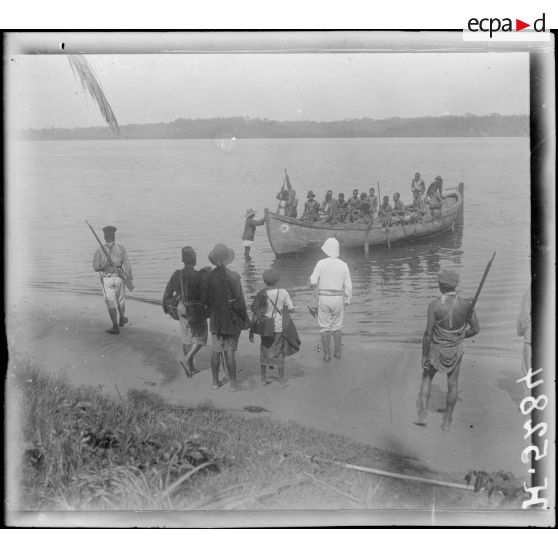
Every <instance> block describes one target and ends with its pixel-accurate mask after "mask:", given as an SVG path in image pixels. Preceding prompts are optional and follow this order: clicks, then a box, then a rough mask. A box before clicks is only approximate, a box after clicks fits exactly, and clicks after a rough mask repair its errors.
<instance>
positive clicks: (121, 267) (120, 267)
mask: <svg viewBox="0 0 558 558" xmlns="http://www.w3.org/2000/svg"><path fill="white" fill-rule="evenodd" d="M103 234H104V236H105V246H104V250H102V249H101V248H100V247H99V248H97V251H96V252H95V255H94V256H93V269H94V270H95V271H97V272H98V273H99V275H100V277H101V285H102V287H103V295H104V297H105V302H106V304H107V309H108V313H109V316H110V319H111V322H112V327H111V328H110V329H107V330H106V332H107V333H111V334H113V335H118V334H119V333H120V328H121V327H124V326H125V325H126V324H127V323H128V318H127V317H126V315H125V313H126V287H125V285H124V281H123V280H122V273H123V272H124V274H125V276H127V278H128V279H129V280H130V281H132V280H133V276H132V266H131V265H130V260H129V259H128V253H127V252H126V248H124V246H122V244H117V243H116V227H113V226H112V225H108V226H106V227H104V228H103ZM106 254H108V255H109V257H110V259H111V260H112V263H113V264H114V266H112V265H111V264H109V263H108V258H107V257H106Z"/></svg>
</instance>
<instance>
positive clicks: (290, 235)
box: [265, 183, 464, 256]
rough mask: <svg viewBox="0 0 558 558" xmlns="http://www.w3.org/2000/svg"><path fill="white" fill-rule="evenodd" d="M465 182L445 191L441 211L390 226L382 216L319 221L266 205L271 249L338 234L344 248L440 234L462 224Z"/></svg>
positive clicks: (296, 247) (299, 246)
mask: <svg viewBox="0 0 558 558" xmlns="http://www.w3.org/2000/svg"><path fill="white" fill-rule="evenodd" d="M463 197H464V186H463V183H460V184H459V188H458V189H457V190H455V191H453V192H451V193H446V194H445V195H444V196H443V198H444V203H443V204H442V210H441V212H435V213H434V214H432V212H430V211H428V210H427V211H426V212H425V213H424V214H422V215H406V216H405V217H404V218H399V217H395V216H394V218H393V220H392V223H391V227H388V228H387V229H386V228H385V227H384V226H383V224H382V222H381V221H380V220H379V219H377V218H376V219H375V220H374V222H373V223H372V225H371V226H369V225H366V224H365V223H338V224H335V225H332V224H328V223H326V224H319V223H315V222H312V221H302V220H300V219H294V218H292V217H285V216H284V215H279V214H277V213H273V212H271V211H269V209H265V226H266V231H267V237H268V239H269V244H270V245H271V249H272V250H273V252H275V254H276V255H277V256H280V255H282V254H291V253H297V252H304V251H306V250H312V249H316V248H319V247H320V246H321V245H322V244H323V243H324V241H325V240H326V239H327V238H330V237H335V238H337V240H339V243H340V245H341V247H342V248H358V247H360V248H363V247H364V248H365V250H366V252H368V246H383V245H385V246H387V245H391V244H396V243H401V242H411V241H415V240H419V239H421V238H426V237H429V236H434V235H437V234H440V233H442V232H444V231H447V230H449V229H451V228H452V227H453V226H454V225H456V224H457V225H461V224H463V203H464V202H463Z"/></svg>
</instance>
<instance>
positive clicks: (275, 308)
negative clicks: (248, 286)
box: [267, 289, 283, 318]
mask: <svg viewBox="0 0 558 558" xmlns="http://www.w3.org/2000/svg"><path fill="white" fill-rule="evenodd" d="M278 298H279V289H277V296H276V297H275V302H273V300H271V298H269V295H267V299H268V300H269V302H271V304H273V306H274V310H273V313H272V314H271V317H272V318H273V317H274V316H275V310H277V312H279V314H280V315H281V317H283V312H281V310H279V308H277V299H278Z"/></svg>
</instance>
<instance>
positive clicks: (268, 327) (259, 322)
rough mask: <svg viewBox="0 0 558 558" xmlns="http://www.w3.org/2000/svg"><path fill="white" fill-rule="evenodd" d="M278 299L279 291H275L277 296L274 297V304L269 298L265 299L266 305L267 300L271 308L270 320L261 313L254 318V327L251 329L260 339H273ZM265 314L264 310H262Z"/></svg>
mask: <svg viewBox="0 0 558 558" xmlns="http://www.w3.org/2000/svg"><path fill="white" fill-rule="evenodd" d="M278 298H279V289H277V296H276V297H275V303H274V302H273V301H272V300H271V299H270V298H269V296H267V297H266V305H267V300H269V301H270V302H271V303H272V304H273V306H274V309H273V313H272V314H271V318H270V317H268V316H266V315H265V314H264V313H261V311H260V315H259V316H258V317H257V318H256V321H255V322H254V326H253V327H252V331H253V332H254V333H255V334H256V335H260V336H261V337H273V336H274V335H275V311H276V310H277V299H278ZM264 312H265V310H264Z"/></svg>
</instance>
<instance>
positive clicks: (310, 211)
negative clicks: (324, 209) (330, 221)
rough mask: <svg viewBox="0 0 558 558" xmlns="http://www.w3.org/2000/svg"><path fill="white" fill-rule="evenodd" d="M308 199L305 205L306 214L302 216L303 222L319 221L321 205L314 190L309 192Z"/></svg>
mask: <svg viewBox="0 0 558 558" xmlns="http://www.w3.org/2000/svg"><path fill="white" fill-rule="evenodd" d="M306 197H307V198H308V199H307V200H306V203H305V204H304V213H303V214H302V219H303V221H317V220H318V215H319V211H320V204H319V203H318V202H317V200H316V199H315V196H314V192H312V190H309V191H308V194H307V196H306Z"/></svg>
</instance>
